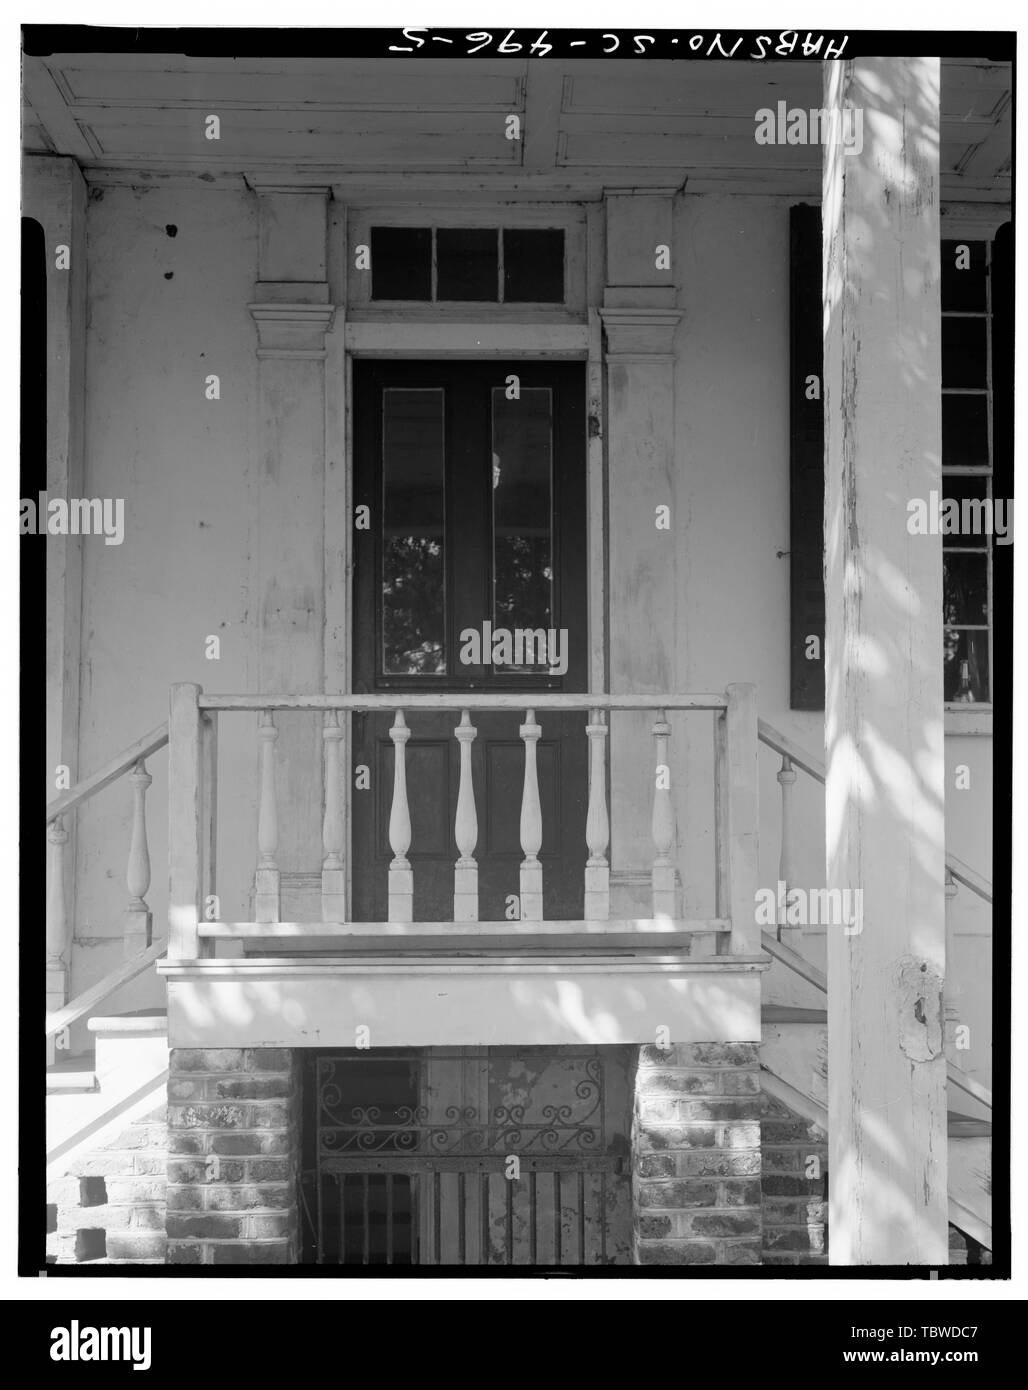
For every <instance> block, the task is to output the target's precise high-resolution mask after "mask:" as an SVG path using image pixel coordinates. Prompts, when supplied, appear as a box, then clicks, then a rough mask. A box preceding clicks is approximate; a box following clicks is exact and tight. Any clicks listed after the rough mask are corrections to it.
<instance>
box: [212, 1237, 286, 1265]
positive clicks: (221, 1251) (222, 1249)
mask: <svg viewBox="0 0 1028 1390" xmlns="http://www.w3.org/2000/svg"><path fill="white" fill-rule="evenodd" d="M211 1254H212V1256H213V1263H214V1264H216V1265H284V1264H289V1262H290V1259H289V1255H290V1243H289V1241H287V1240H269V1241H264V1242H262V1243H261V1244H260V1245H212V1246H211Z"/></svg>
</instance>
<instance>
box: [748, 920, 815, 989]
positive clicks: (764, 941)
mask: <svg viewBox="0 0 1028 1390" xmlns="http://www.w3.org/2000/svg"><path fill="white" fill-rule="evenodd" d="M760 942H761V945H762V946H763V947H764V950H765V951H766V952H767V953H768V955H769V956H774V958H775V960H780V961H781V962H782V964H783V965H785V966H787V967H788V968H789V969H790V970H791V971H792V972H793V974H794V975H799V977H800V978H801V979H803V980H806V982H807V984H808V985H813V986H814V988H815V989H819V990H820V991H821V993H822V994H827V993H828V980H827V978H826V977H825V976H824V975H822V973H821V971H820V970H818V968H817V966H816V965H811V963H810V961H809V960H807V959H806V958H805V957H804V956H801V955H800V953H799V952H798V951H794V950H792V949H791V947H789V946H786V945H785V944H784V942H781V941H779V940H778V938H777V936H775V935H774V934H773V933H772V932H767V931H765V932H761V933H760Z"/></svg>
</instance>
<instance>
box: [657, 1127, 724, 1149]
mask: <svg viewBox="0 0 1028 1390" xmlns="http://www.w3.org/2000/svg"><path fill="white" fill-rule="evenodd" d="M638 1138H639V1147H641V1148H644V1149H645V1148H649V1149H656V1150H661V1151H664V1150H667V1149H710V1148H714V1146H715V1145H716V1144H717V1141H718V1132H717V1129H716V1128H715V1127H714V1126H713V1125H689V1126H685V1125H667V1126H656V1125H640V1126H639V1130H638Z"/></svg>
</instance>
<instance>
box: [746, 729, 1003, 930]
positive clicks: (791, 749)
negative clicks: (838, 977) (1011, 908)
mask: <svg viewBox="0 0 1028 1390" xmlns="http://www.w3.org/2000/svg"><path fill="white" fill-rule="evenodd" d="M757 739H758V741H759V742H760V743H763V744H766V745H767V747H768V748H773V749H774V751H775V752H776V753H780V754H781V755H782V757H783V758H788V759H789V761H790V762H791V763H792V764H793V766H795V767H800V768H802V769H803V771H804V772H805V773H807V774H808V776H810V777H813V778H815V779H816V780H817V781H818V782H821V783H822V784H824V782H825V779H826V776H827V774H826V772H825V765H824V763H822V762H820V761H819V760H818V759H817V758H815V757H814V756H813V754H811V753H807V752H806V751H805V750H804V749H803V748H801V747H800V746H799V744H796V743H793V741H792V739H789V738H786V736H785V735H784V734H781V733H779V732H778V730H777V729H776V728H774V727H773V726H772V725H771V724H769V723H768V722H767V720H766V719H758V720H757ZM946 868H947V869H948V870H949V872H950V874H951V875H952V876H953V878H955V879H956V880H957V882H958V883H962V884H964V885H965V887H967V888H970V890H971V892H972V893H977V895H978V897H979V898H983V899H984V900H985V902H987V903H991V902H992V884H991V883H990V882H989V880H988V879H987V878H985V877H983V875H982V874H980V873H978V872H977V870H976V869H972V868H971V866H970V865H969V864H965V863H964V861H963V860H962V859H958V858H957V857H956V855H955V854H947V855H946Z"/></svg>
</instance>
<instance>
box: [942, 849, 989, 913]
mask: <svg viewBox="0 0 1028 1390" xmlns="http://www.w3.org/2000/svg"><path fill="white" fill-rule="evenodd" d="M946 868H947V869H949V871H950V873H951V875H952V876H953V877H954V878H955V879H956V880H957V882H958V883H963V884H964V885H965V886H966V887H968V888H970V890H971V892H972V893H977V894H978V896H979V897H980V898H984V899H985V901H986V902H989V903H991V902H992V884H991V883H990V882H989V880H988V879H987V878H983V877H982V876H981V874H980V873H978V871H977V870H976V869H972V868H971V866H970V865H969V864H965V863H964V861H963V860H962V859H958V858H957V857H956V855H955V854H947V855H946Z"/></svg>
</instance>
